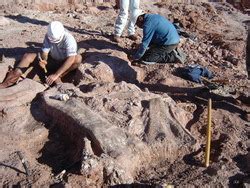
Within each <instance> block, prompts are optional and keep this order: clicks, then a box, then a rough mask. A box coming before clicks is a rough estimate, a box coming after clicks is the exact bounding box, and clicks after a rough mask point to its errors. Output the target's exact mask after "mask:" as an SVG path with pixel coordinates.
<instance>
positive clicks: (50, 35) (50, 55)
mask: <svg viewBox="0 0 250 188" xmlns="http://www.w3.org/2000/svg"><path fill="white" fill-rule="evenodd" d="M37 58H38V59H37ZM36 59H37V60H38V61H35V60H36ZM34 62H38V63H39V65H40V67H41V68H42V69H43V70H44V71H45V74H46V82H47V84H48V85H52V84H53V83H60V82H61V78H62V77H63V76H65V75H66V74H67V73H69V72H70V71H72V70H74V69H76V68H77V67H78V66H79V65H80V63H81V62H82V57H81V55H78V54H77V43H76V40H75V38H74V37H73V36H72V35H71V34H70V33H69V32H68V31H67V30H66V29H65V28H64V26H63V24H62V23H61V22H59V21H53V22H51V23H50V24H49V26H48V31H47V33H46V35H45V38H44V42H43V47H42V53H41V56H40V57H39V56H38V54H37V53H26V54H25V55H24V56H23V58H22V60H21V61H20V63H18V65H17V66H16V67H15V68H14V70H11V71H9V72H8V73H7V75H6V78H5V79H4V81H3V82H2V83H1V84H0V89H1V88H6V87H9V86H12V85H13V84H15V83H16V82H17V80H18V79H19V78H20V76H21V75H22V74H23V73H24V72H25V71H26V70H27V69H28V68H29V66H30V65H31V64H33V63H34ZM47 70H48V71H47Z"/></svg>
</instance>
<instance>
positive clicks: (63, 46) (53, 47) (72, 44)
mask: <svg viewBox="0 0 250 188" xmlns="http://www.w3.org/2000/svg"><path fill="white" fill-rule="evenodd" d="M42 51H43V52H45V53H50V55H51V57H52V58H53V59H55V60H58V61H61V60H65V59H66V58H67V57H69V56H74V55H77V43H76V40H75V38H74V37H73V36H72V35H71V34H70V33H69V32H68V31H67V30H66V32H65V35H64V37H63V39H62V40H61V42H59V43H51V42H50V40H49V39H48V36H47V35H45V38H44V41H43V48H42Z"/></svg>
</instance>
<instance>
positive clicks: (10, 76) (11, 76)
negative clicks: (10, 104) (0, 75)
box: [0, 69, 22, 89]
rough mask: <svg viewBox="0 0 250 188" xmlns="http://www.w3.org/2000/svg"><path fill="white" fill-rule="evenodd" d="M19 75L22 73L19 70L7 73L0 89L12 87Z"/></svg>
mask: <svg viewBox="0 0 250 188" xmlns="http://www.w3.org/2000/svg"><path fill="white" fill-rule="evenodd" d="M21 75H22V72H21V71H20V70H19V69H15V70H11V71H9V72H8V73H7V75H6V78H5V79H4V81H3V82H2V83H1V84H0V89H3V88H6V87H9V86H12V85H14V84H15V83H16V82H17V80H18V79H19V78H20V76H21Z"/></svg>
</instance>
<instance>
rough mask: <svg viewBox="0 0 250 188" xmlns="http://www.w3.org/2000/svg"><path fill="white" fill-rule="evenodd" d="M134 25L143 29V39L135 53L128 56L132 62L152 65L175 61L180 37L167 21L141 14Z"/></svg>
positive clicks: (156, 16) (153, 15) (154, 15)
mask: <svg viewBox="0 0 250 188" xmlns="http://www.w3.org/2000/svg"><path fill="white" fill-rule="evenodd" d="M136 25H137V26H138V27H139V28H142V29H143V39H142V42H141V44H140V45H139V49H138V50H137V52H136V53H135V54H134V55H132V56H129V59H130V60H131V61H132V62H135V61H136V62H138V61H139V62H144V63H146V64H153V63H172V62H175V61H176V58H177V56H178V51H177V50H176V49H177V46H178V44H179V42H180V36H179V34H178V33H177V30H176V28H175V27H174V25H173V24H172V23H171V22H170V21H169V20H167V19H166V18H164V17H163V16H161V15H158V14H142V15H139V16H138V17H137V21H136ZM178 60H179V58H178Z"/></svg>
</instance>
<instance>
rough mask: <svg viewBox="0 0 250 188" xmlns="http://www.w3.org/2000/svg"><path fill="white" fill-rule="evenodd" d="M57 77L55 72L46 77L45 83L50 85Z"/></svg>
mask: <svg viewBox="0 0 250 188" xmlns="http://www.w3.org/2000/svg"><path fill="white" fill-rule="evenodd" d="M58 78H59V76H58V75H56V74H51V75H49V76H48V78H47V79H46V82H47V84H49V85H51V84H53V83H54V81H56V80H57V79H58Z"/></svg>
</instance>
